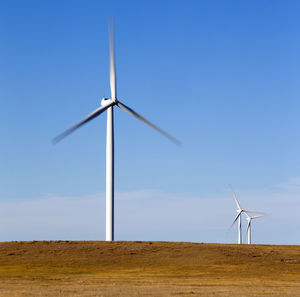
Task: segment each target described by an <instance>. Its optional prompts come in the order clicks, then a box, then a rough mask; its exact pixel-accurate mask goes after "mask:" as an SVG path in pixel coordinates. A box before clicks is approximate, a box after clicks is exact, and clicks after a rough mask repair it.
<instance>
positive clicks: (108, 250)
mask: <svg viewBox="0 0 300 297" xmlns="http://www.w3.org/2000/svg"><path fill="white" fill-rule="evenodd" d="M0 296H10V297H11V296H89V297H90V296H155V297H160V296H239V297H241V296H281V297H282V296H293V297H295V296H300V246H257V245H253V246H248V245H241V246H238V245H224V244H200V243H199V244H197V243H180V242H112V243H110V242H96V241H87V242H76V241H70V242H69V241H50V242H49V241H44V242H38V241H33V242H4V243H0Z"/></svg>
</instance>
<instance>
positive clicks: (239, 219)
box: [229, 185, 262, 244]
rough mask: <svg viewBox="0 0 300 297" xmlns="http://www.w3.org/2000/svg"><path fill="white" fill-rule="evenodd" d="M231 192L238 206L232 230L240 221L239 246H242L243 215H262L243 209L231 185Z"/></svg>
mask: <svg viewBox="0 0 300 297" xmlns="http://www.w3.org/2000/svg"><path fill="white" fill-rule="evenodd" d="M229 187H230V189H231V191H232V194H233V198H234V201H235V204H236V206H237V210H236V211H237V215H236V217H235V218H234V220H233V222H232V224H231V226H230V228H231V227H232V226H233V225H234V224H235V222H236V221H237V220H238V244H241V243H242V214H243V213H246V212H247V213H257V214H262V213H260V212H258V211H255V210H246V209H243V208H242V207H241V204H240V203H239V201H238V199H237V196H236V193H235V192H234V190H233V188H232V187H231V186H230V185H229Z"/></svg>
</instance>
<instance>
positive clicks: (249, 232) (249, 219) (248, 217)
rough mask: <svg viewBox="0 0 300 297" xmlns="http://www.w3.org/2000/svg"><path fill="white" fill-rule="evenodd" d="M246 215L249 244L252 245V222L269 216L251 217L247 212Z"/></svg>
mask: <svg viewBox="0 0 300 297" xmlns="http://www.w3.org/2000/svg"><path fill="white" fill-rule="evenodd" d="M245 215H246V219H247V221H248V224H247V231H246V232H247V235H248V244H251V222H252V220H253V219H258V218H262V217H265V216H267V215H268V214H266V213H265V214H263V213H261V214H260V215H256V216H250V215H249V214H248V213H247V211H245Z"/></svg>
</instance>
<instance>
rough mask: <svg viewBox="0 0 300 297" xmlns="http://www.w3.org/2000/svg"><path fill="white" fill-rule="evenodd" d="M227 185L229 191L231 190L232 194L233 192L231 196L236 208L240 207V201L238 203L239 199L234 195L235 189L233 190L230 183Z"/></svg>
mask: <svg viewBox="0 0 300 297" xmlns="http://www.w3.org/2000/svg"><path fill="white" fill-rule="evenodd" d="M229 187H230V189H231V192H232V194H233V198H234V201H235V204H236V206H237V208H238V209H242V207H241V205H240V203H239V201H238V199H237V197H236V194H235V191H234V190H233V188H232V186H231V185H229Z"/></svg>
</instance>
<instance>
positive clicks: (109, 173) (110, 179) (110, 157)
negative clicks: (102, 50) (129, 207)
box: [53, 24, 180, 241]
mask: <svg viewBox="0 0 300 297" xmlns="http://www.w3.org/2000/svg"><path fill="white" fill-rule="evenodd" d="M109 36H110V38H109V40H110V42H109V45H110V91H111V98H103V99H102V100H101V106H100V107H99V108H97V109H96V110H94V111H93V112H92V113H90V114H89V115H88V116H87V117H86V118H84V119H83V120H82V121H81V122H79V123H77V124H76V125H74V126H73V127H71V128H69V129H68V130H66V131H65V132H63V133H61V134H59V135H58V136H57V137H55V138H54V139H53V142H54V143H57V142H58V141H60V140H62V139H63V138H64V137H66V136H68V135H69V134H70V133H72V132H74V131H75V130H76V129H78V128H79V127H81V126H82V125H84V124H86V123H87V122H89V121H91V120H92V119H94V118H96V117H97V116H99V115H100V114H102V113H103V112H104V111H105V110H107V132H106V241H113V240H114V115H113V107H114V106H118V107H119V108H121V109H122V110H124V111H126V112H128V113H129V114H130V115H132V116H134V117H135V118H137V119H138V120H140V121H142V122H144V123H145V124H147V125H148V126H150V127H152V128H153V129H155V130H156V131H157V132H159V133H161V134H162V135H163V136H165V137H167V138H168V139H169V140H171V141H172V142H174V143H175V144H178V145H179V144H180V141H178V140H177V139H176V138H174V137H173V136H171V135H170V134H168V133H167V132H165V131H164V130H162V129H160V128H159V127H157V126H156V125H154V124H153V123H151V122H150V121H148V120H147V119H146V118H144V117H142V116H141V115H140V114H138V113H137V112H136V111H134V110H133V109H132V108H130V107H128V106H126V105H125V104H123V103H121V102H120V101H119V100H118V99H117V90H116V70H115V58H114V38H113V26H112V24H111V25H110V27H109Z"/></svg>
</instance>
